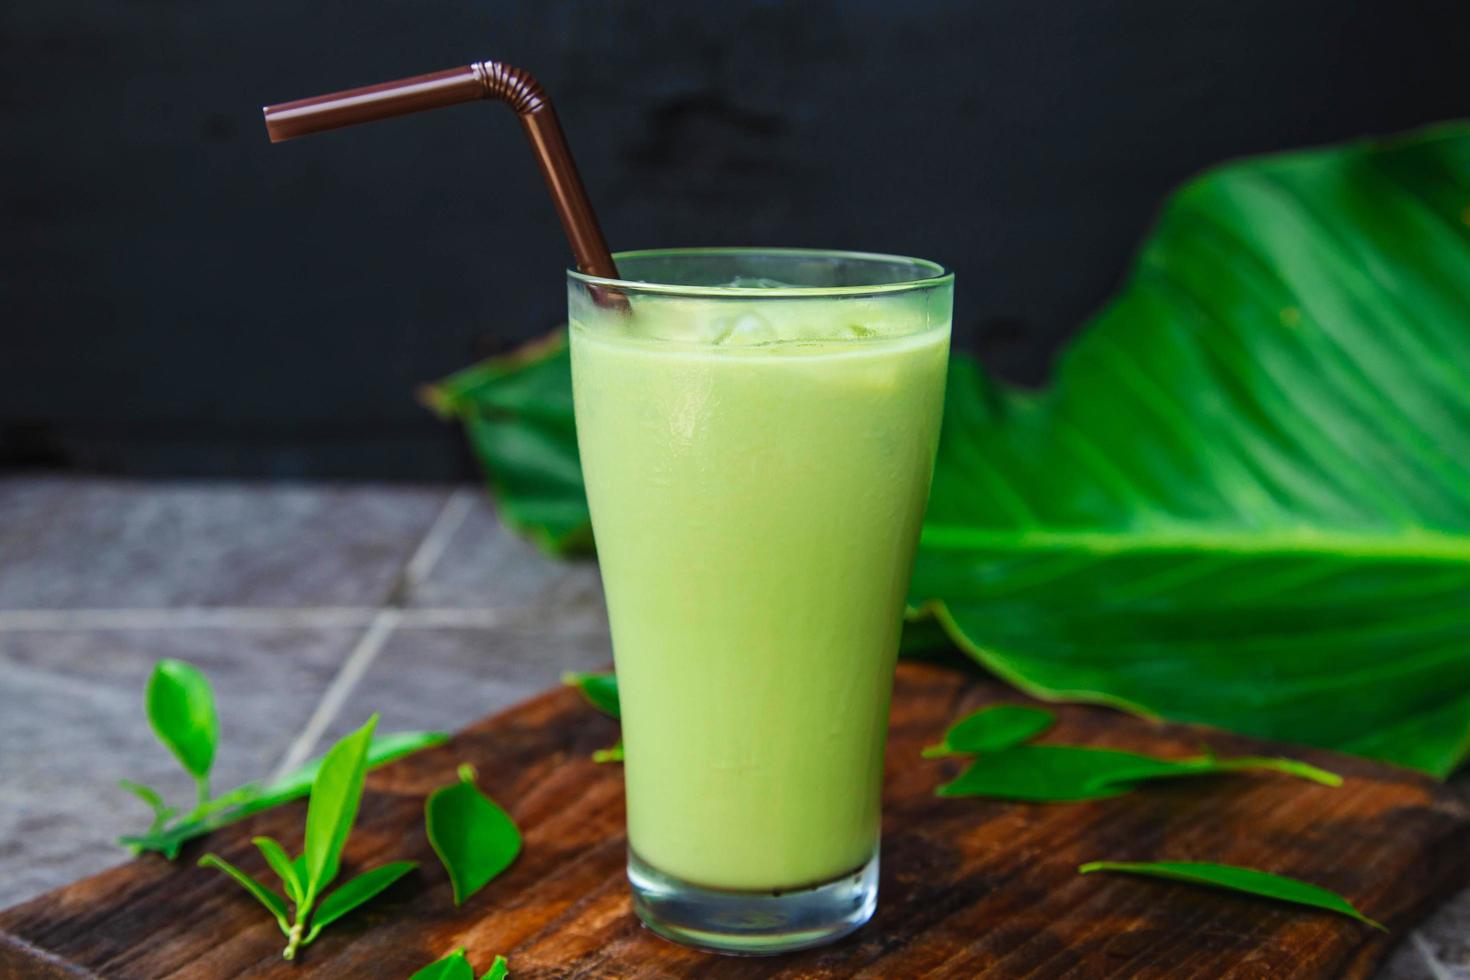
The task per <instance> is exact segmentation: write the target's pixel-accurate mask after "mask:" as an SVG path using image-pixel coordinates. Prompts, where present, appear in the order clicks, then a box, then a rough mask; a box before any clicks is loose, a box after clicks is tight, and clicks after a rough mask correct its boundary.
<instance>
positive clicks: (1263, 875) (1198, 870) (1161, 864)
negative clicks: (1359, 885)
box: [1077, 861, 1388, 932]
mask: <svg viewBox="0 0 1470 980" xmlns="http://www.w3.org/2000/svg"><path fill="white" fill-rule="evenodd" d="M1077 870H1078V871H1079V872H1080V873H1082V874H1090V873H1092V872H1094V871H1118V872H1122V873H1124V874H1135V875H1146V876H1149V877H1153V878H1167V879H1169V880H1171V881H1183V882H1187V883H1189V884H1192V885H1206V886H1209V887H1211V888H1224V889H1228V890H1230V891H1236V892H1243V893H1245V894H1247V895H1257V896H1259V897H1261V898H1273V899H1276V900H1277V901H1280V902H1291V903H1294V904H1296V905H1309V906H1311V907H1313V908H1319V909H1326V910H1327V911H1329V912H1336V913H1338V914H1339V915H1345V916H1347V917H1348V918H1350V919H1357V920H1358V921H1359V922H1362V923H1364V924H1366V925H1370V926H1372V927H1373V928H1374V929H1380V930H1382V931H1384V932H1387V931H1388V929H1387V927H1385V926H1384V925H1383V924H1382V923H1380V922H1375V921H1374V920H1372V919H1370V918H1368V917H1367V916H1366V915H1364V914H1363V913H1361V912H1359V911H1358V910H1357V908H1356V907H1354V906H1353V904H1352V903H1351V902H1349V901H1348V900H1347V899H1345V898H1343V897H1342V896H1341V895H1339V894H1337V893H1336V892H1332V891H1328V890H1327V889H1326V888H1319V887H1318V886H1316V885H1312V884H1308V883H1307V882H1305V881H1300V880H1298V879H1296V878H1288V877H1286V876H1284V875H1275V874H1270V873H1268V872H1265V871H1256V870H1254V869H1251V868H1240V867H1236V866H1234V865H1230V864H1207V863H1203V862H1196V861H1142V862H1128V861H1093V862H1090V863H1088V864H1084V865H1082V866H1081V867H1080V868H1078V869H1077Z"/></svg>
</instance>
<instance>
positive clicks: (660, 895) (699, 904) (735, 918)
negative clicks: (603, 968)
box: [628, 850, 878, 956]
mask: <svg viewBox="0 0 1470 980" xmlns="http://www.w3.org/2000/svg"><path fill="white" fill-rule="evenodd" d="M628 883H629V884H630V885H632V886H633V908H634V910H635V911H637V913H638V918H640V919H642V920H643V924H644V925H646V926H648V928H649V929H651V930H653V931H654V932H656V933H657V934H658V935H660V936H663V937H664V938H665V939H671V940H673V941H674V942H676V943H682V944H683V945H685V946H693V947H695V948H696V949H704V950H709V951H711V952H715V953H736V954H743V955H746V956H765V955H770V954H774V953H789V952H791V951H792V950H795V949H806V948H808V947H810V946H821V945H824V944H826V943H830V942H835V941H836V940H838V939H841V938H842V937H843V936H845V935H847V934H848V933H850V932H852V931H853V930H855V929H857V928H858V927H859V926H861V925H862V924H863V923H865V922H867V921H868V920H869V919H870V918H872V917H873V910H874V909H875V908H877V906H878V853H877V851H876V850H875V851H874V852H873V856H872V857H871V858H870V859H869V860H868V862H867V863H866V864H864V865H863V866H862V867H861V868H858V869H857V870H855V871H852V872H850V873H848V874H845V875H843V876H842V877H841V878H837V879H834V880H833V881H829V882H826V883H824V884H820V885H816V886H814V887H812V888H803V889H801V890H799V891H788V892H769V891H764V892H741V891H721V890H719V889H715V888H703V887H701V886H699V885H691V884H689V883H688V882H684V881H680V880H679V879H677V878H671V877H669V876H668V875H666V874H664V873H663V872H661V871H658V870H656V869H654V868H652V867H649V866H648V865H647V864H645V863H644V862H643V861H642V860H640V859H639V857H638V855H636V854H634V853H633V852H632V851H631V850H630V851H629V852H628Z"/></svg>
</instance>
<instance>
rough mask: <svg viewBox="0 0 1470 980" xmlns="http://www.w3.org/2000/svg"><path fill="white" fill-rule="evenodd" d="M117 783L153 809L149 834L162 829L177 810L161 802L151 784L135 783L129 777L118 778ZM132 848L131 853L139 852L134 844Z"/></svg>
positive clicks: (138, 848) (161, 799)
mask: <svg viewBox="0 0 1470 980" xmlns="http://www.w3.org/2000/svg"><path fill="white" fill-rule="evenodd" d="M117 785H118V786H119V787H121V788H122V789H125V790H127V791H128V792H129V793H132V794H133V795H134V796H136V797H137V798H138V799H140V800H142V801H143V802H144V803H145V804H147V805H148V806H149V807H150V808H151V809H152V810H153V822H152V823H150V824H149V825H148V833H150V834H155V833H157V832H158V831H159V830H160V829H162V827H163V826H164V824H166V823H168V820H169V818H170V817H172V816H173V815H174V814H175V813H177V812H178V811H177V810H175V809H174V808H173V807H171V806H168V805H167V804H165V803H164V802H163V797H162V796H160V795H159V793H158V790H156V789H154V788H153V787H151V786H144V785H143V784H142V783H135V782H133V781H132V780H131V779H119V780H118V781H117ZM132 850H133V853H135V854H136V853H139V852H140V851H141V850H142V848H140V847H137V846H136V845H134V846H133V847H132Z"/></svg>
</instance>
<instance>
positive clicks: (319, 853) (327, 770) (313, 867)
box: [302, 715, 378, 906]
mask: <svg viewBox="0 0 1470 980" xmlns="http://www.w3.org/2000/svg"><path fill="white" fill-rule="evenodd" d="M377 724H378V716H377V715H373V716H372V717H371V718H369V719H368V721H367V724H366V725H363V726H362V727H361V728H359V729H358V730H357V731H355V732H353V733H352V734H351V735H348V736H346V737H344V738H343V739H342V740H341V741H340V742H338V743H337V744H336V745H334V746H332V749H331V751H329V752H328V753H327V756H326V758H325V759H323V760H322V765H321V769H320V770H319V771H318V772H317V774H316V780H315V781H314V782H313V783H312V785H311V802H310V803H309V804H307V808H306V845H305V847H303V848H302V854H303V855H305V857H306V883H305V884H306V901H305V904H307V905H308V906H309V905H311V904H312V901H313V900H314V899H315V898H316V896H317V895H320V894H321V891H322V889H323V888H325V887H326V886H327V885H328V884H330V883H331V882H332V879H334V878H336V877H337V868H338V866H339V864H340V862H341V858H342V848H343V847H344V846H345V845H346V843H347V835H348V834H349V833H351V832H352V824H353V822H354V821H356V820H357V806H358V804H359V803H360V802H361V801H362V783H363V777H364V775H365V774H366V772H367V749H368V744H369V743H370V742H371V741H372V737H373V728H374V727H375V726H376V725H377Z"/></svg>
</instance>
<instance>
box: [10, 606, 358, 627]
mask: <svg viewBox="0 0 1470 980" xmlns="http://www.w3.org/2000/svg"><path fill="white" fill-rule="evenodd" d="M376 614H377V609H376V608H374V607H372V606H303V607H301V608H299V609H293V608H290V607H266V606H262V607H245V606H215V607H185V608H174V609H16V610H0V633H6V632H19V633H25V632H48V631H53V630H168V629H251V628H260V627H298V628H308V629H310V628H331V627H363V626H367V625H369V624H370V623H371V622H372V621H373V617H374V616H375V615H376Z"/></svg>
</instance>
